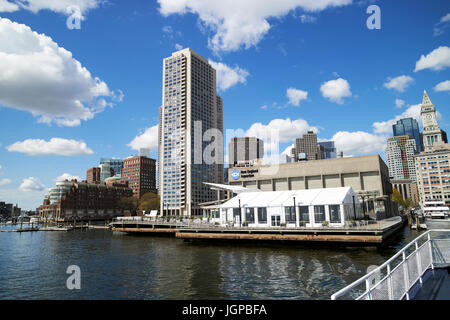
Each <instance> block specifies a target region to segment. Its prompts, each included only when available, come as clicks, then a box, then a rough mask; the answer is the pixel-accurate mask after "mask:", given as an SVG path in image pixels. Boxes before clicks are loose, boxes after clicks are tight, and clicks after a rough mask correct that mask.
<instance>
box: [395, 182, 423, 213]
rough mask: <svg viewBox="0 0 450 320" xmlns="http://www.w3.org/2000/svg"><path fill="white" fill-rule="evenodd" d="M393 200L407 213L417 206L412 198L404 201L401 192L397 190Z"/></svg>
mask: <svg viewBox="0 0 450 320" xmlns="http://www.w3.org/2000/svg"><path fill="white" fill-rule="evenodd" d="M392 200H394V202H397V203H398V205H399V206H401V207H402V208H403V209H405V211H406V212H408V211H409V210H411V209H412V208H414V207H416V206H417V204H416V203H415V202H414V201H413V200H412V199H411V198H407V199H406V200H405V199H403V197H402V195H401V193H400V191H398V190H397V189H396V188H394V190H393V192H392Z"/></svg>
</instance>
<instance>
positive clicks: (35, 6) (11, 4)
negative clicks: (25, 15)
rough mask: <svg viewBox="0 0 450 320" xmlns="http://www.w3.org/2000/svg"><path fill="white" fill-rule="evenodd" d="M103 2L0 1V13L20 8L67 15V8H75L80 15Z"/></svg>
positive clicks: (64, 0)
mask: <svg viewBox="0 0 450 320" xmlns="http://www.w3.org/2000/svg"><path fill="white" fill-rule="evenodd" d="M101 2H103V0H57V1H55V0H26V1H24V0H9V1H8V0H0V12H12V11H17V10H19V9H20V8H22V9H24V10H28V11H31V12H33V13H38V12H39V11H41V10H50V11H53V12H56V13H62V14H64V15H69V13H68V12H67V8H68V7H70V6H77V7H78V8H79V9H80V11H81V13H86V12H87V11H89V10H91V9H96V8H98V6H99V5H100V3H101Z"/></svg>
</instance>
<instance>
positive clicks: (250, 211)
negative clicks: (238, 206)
mask: <svg viewBox="0 0 450 320" xmlns="http://www.w3.org/2000/svg"><path fill="white" fill-rule="evenodd" d="M245 220H246V221H247V222H248V223H255V209H254V208H246V209H245Z"/></svg>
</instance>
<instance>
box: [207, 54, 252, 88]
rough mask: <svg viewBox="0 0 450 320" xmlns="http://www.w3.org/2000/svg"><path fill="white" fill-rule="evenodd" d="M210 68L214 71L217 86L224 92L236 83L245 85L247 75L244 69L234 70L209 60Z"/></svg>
mask: <svg viewBox="0 0 450 320" xmlns="http://www.w3.org/2000/svg"><path fill="white" fill-rule="evenodd" d="M209 63H210V64H211V66H212V67H213V68H214V69H216V74H217V86H218V87H219V89H220V90H221V91H225V90H227V89H229V88H230V87H232V86H234V85H236V84H238V83H246V82H247V77H248V76H249V73H248V71H247V70H245V69H241V68H239V66H235V67H234V68H232V67H230V66H228V65H226V64H224V63H222V62H215V61H212V60H209Z"/></svg>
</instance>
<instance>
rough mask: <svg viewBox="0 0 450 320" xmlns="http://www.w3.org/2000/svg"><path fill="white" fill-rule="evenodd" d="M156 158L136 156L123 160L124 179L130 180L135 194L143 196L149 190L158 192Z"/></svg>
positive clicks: (130, 185) (137, 196) (129, 183)
mask: <svg viewBox="0 0 450 320" xmlns="http://www.w3.org/2000/svg"><path fill="white" fill-rule="evenodd" d="M155 178H156V160H154V159H151V158H148V157H143V156H134V157H128V158H126V159H124V160H123V168H122V178H121V180H122V181H124V182H125V181H128V186H129V187H130V188H131V189H133V196H135V197H136V198H138V199H139V198H140V197H142V196H143V195H144V194H145V193H147V192H153V193H156V180H155Z"/></svg>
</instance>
